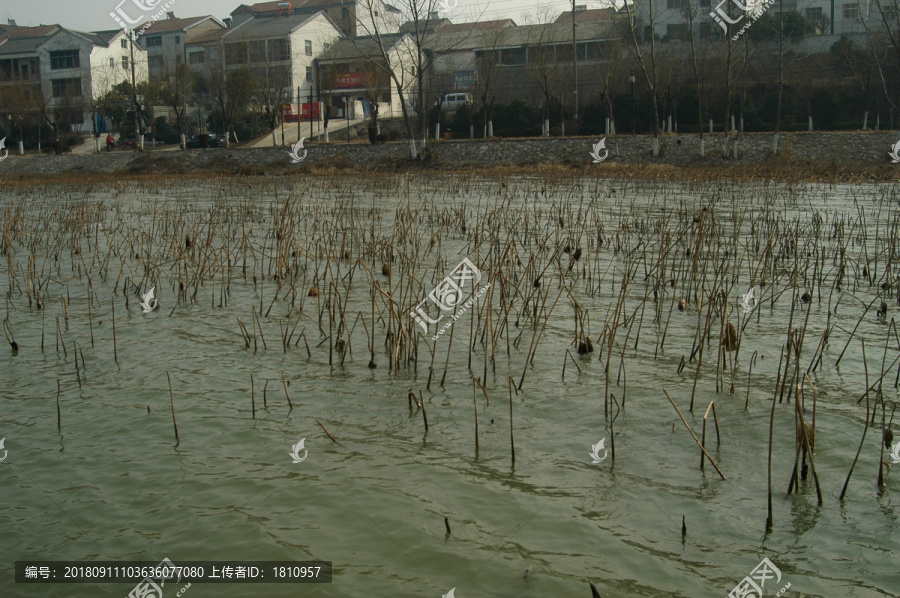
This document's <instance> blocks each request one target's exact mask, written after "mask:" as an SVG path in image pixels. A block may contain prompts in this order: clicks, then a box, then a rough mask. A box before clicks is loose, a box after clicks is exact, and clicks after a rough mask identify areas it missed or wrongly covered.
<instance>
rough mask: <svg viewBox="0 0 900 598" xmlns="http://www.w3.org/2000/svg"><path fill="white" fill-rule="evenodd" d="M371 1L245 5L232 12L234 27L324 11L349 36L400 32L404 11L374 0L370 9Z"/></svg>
mask: <svg viewBox="0 0 900 598" xmlns="http://www.w3.org/2000/svg"><path fill="white" fill-rule="evenodd" d="M368 4H369V2H368V0H367V2H363V3H362V5H361V6H360V3H358V2H357V1H356V0H299V1H297V0H295V1H293V2H260V3H258V4H251V5H247V4H241V5H240V6H239V7H237V8H236V9H234V10H233V11H232V12H231V18H232V20H233V22H234V26H235V27H237V26H238V25H240V24H241V23H243V22H244V21H246V20H248V19H252V18H253V17H272V16H284V15H312V14H315V13H317V12H320V11H324V12H325V14H326V15H328V18H329V19H330V20H331V22H332V23H334V24H335V25H336V26H337V27H338V29H340V31H341V35H342V36H345V37H357V36H367V35H373V34H374V33H375V30H376V26H377V28H378V32H379V33H392V32H396V31H397V28H398V27H399V24H400V11H399V10H397V9H396V8H395V7H393V6H391V5H390V4H386V3H385V2H383V1H381V0H372V1H371V5H372V7H373V8H372V9H371V10H370V9H369V8H368V7H367V5H368Z"/></svg>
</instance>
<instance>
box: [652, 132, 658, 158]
mask: <svg viewBox="0 0 900 598" xmlns="http://www.w3.org/2000/svg"><path fill="white" fill-rule="evenodd" d="M658 156H659V137H654V138H653V157H654V158H656V157H658Z"/></svg>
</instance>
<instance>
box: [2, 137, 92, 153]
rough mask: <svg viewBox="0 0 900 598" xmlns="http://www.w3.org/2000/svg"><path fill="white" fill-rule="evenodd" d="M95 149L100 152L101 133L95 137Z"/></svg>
mask: <svg viewBox="0 0 900 598" xmlns="http://www.w3.org/2000/svg"><path fill="white" fill-rule="evenodd" d="M19 143H20V144H21V143H22V142H21V141H20V142H19ZM94 149H95V150H97V153H98V154H99V153H100V136H99V135H97V137H95V138H94ZM19 155H20V156H21V155H22V152H19Z"/></svg>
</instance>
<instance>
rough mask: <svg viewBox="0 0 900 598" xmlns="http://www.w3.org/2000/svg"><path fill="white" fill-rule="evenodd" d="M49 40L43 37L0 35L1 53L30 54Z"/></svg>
mask: <svg viewBox="0 0 900 598" xmlns="http://www.w3.org/2000/svg"><path fill="white" fill-rule="evenodd" d="M45 41H47V36H42V37H12V38H11V37H3V36H0V54H30V53H33V52H36V51H37V49H38V48H39V47H40V46H41V44H43V43H44V42H45Z"/></svg>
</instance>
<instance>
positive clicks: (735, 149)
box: [734, 138, 738, 160]
mask: <svg viewBox="0 0 900 598" xmlns="http://www.w3.org/2000/svg"><path fill="white" fill-rule="evenodd" d="M737 146H738V140H737V138H735V140H734V159H735V160H737V157H738V150H737Z"/></svg>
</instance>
